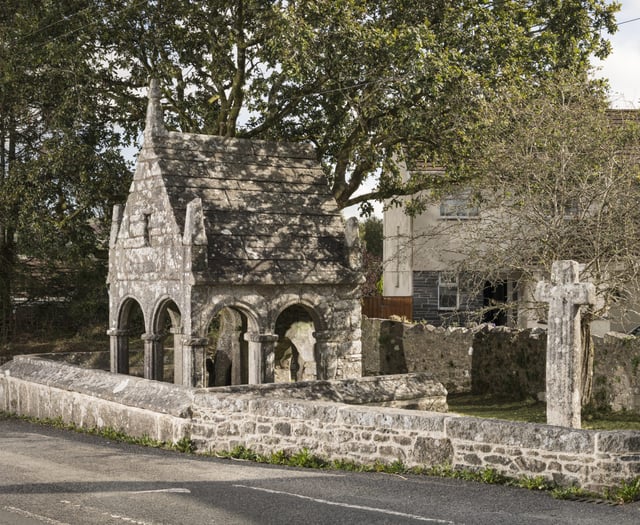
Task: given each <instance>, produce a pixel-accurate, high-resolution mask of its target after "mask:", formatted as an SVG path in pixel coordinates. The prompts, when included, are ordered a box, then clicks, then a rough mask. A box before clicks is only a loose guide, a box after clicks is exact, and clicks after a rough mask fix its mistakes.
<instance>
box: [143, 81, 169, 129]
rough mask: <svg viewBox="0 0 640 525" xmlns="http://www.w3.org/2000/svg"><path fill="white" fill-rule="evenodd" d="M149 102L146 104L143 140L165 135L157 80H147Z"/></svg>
mask: <svg viewBox="0 0 640 525" xmlns="http://www.w3.org/2000/svg"><path fill="white" fill-rule="evenodd" d="M148 96H149V102H148V104H147V119H146V122H145V128H144V137H145V140H150V139H152V137H154V136H157V135H164V134H166V133H167V130H166V128H165V127H164V118H163V114H162V104H161V103H160V97H161V93H160V83H159V82H158V79H157V78H152V79H150V80H149V95H148Z"/></svg>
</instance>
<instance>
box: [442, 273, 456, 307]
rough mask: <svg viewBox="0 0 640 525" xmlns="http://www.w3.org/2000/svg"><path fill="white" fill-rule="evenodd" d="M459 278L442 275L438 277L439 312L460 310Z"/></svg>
mask: <svg viewBox="0 0 640 525" xmlns="http://www.w3.org/2000/svg"><path fill="white" fill-rule="evenodd" d="M458 297H459V294H458V276H457V275H455V274H451V273H440V275H439V276H438V310H457V309H458Z"/></svg>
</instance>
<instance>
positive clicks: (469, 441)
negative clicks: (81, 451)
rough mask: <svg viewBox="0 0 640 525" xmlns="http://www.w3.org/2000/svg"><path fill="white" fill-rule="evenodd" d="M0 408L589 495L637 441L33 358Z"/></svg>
mask: <svg viewBox="0 0 640 525" xmlns="http://www.w3.org/2000/svg"><path fill="white" fill-rule="evenodd" d="M237 388H239V387H237ZM0 410H2V411H5V412H11V413H16V414H20V415H28V416H34V417H40V418H56V417H61V418H62V419H63V420H64V421H66V422H68V423H75V424H76V425H79V426H83V427H111V428H114V429H117V430H122V431H124V432H126V433H127V434H130V435H133V436H143V435H147V436H149V437H151V438H153V439H158V440H163V441H178V440H180V439H181V438H183V437H185V436H189V437H190V438H191V439H192V440H193V441H194V442H195V444H196V446H197V449H198V450H200V451H203V452H204V451H224V450H231V449H233V448H234V447H236V446H238V445H241V446H245V447H248V448H250V449H253V450H255V451H257V452H260V453H262V454H270V453H273V452H276V451H279V450H285V451H289V452H294V451H299V450H300V449H302V448H303V447H306V448H308V449H309V451H310V452H312V453H314V454H317V455H320V456H322V457H325V458H328V459H339V458H341V459H345V460H350V461H355V462H358V463H367V464H370V463H373V462H375V461H382V462H385V463H391V462H393V461H396V460H401V461H402V462H403V463H404V464H405V465H407V466H418V465H424V466H431V465H443V464H450V465H451V466H452V467H454V468H470V469H479V468H482V467H491V468H495V469H496V470H497V471H498V472H501V473H503V474H506V475H509V476H512V477H520V476H539V475H541V476H544V477H545V478H547V479H551V480H554V481H555V482H557V483H559V484H561V485H570V484H575V485H579V486H582V487H584V488H585V489H588V490H598V491H599V490H602V489H603V488H605V487H610V486H614V485H618V484H620V483H621V482H623V481H628V480H630V479H633V478H635V477H636V476H638V475H640V432H601V431H590V430H572V429H565V428H560V427H551V426H547V425H539V424H529V423H514V422H507V421H499V420H483V419H476V418H470V417H461V416H457V415H455V414H443V413H437V412H423V411H409V410H403V409H397V408H383V407H373V406H353V405H347V404H343V403H335V402H329V401H317V400H313V401H308V400H301V399H292V398H288V397H282V398H276V397H273V398H270V397H263V396H260V395H259V394H258V393H257V392H255V391H254V392H252V387H247V388H246V391H245V392H244V393H241V392H233V393H232V392H216V391H215V389H189V388H185V387H180V386H176V385H171V384H165V383H157V382H154V381H147V380H145V379H140V378H135V377H131V376H122V375H116V374H109V373H107V372H102V371H92V370H86V369H81V368H78V367H75V366H72V365H67V364H64V363H53V362H46V361H42V360H38V359H35V358H16V359H14V360H13V361H11V362H10V363H8V364H6V365H4V366H3V367H2V368H0Z"/></svg>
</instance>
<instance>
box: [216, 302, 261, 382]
mask: <svg viewBox="0 0 640 525" xmlns="http://www.w3.org/2000/svg"><path fill="white" fill-rule="evenodd" d="M250 324H251V322H250V319H249V317H248V316H247V314H246V313H244V312H243V311H242V310H240V309H238V308H235V307H232V306H226V307H224V308H222V309H221V310H220V311H219V312H218V313H217V314H216V315H215V316H214V317H213V319H212V320H211V322H210V323H209V327H208V329H207V339H208V340H209V342H208V345H207V349H206V369H207V381H206V384H207V386H230V385H246V384H248V383H249V343H248V342H247V340H246V338H245V334H247V332H248V330H249V327H250Z"/></svg>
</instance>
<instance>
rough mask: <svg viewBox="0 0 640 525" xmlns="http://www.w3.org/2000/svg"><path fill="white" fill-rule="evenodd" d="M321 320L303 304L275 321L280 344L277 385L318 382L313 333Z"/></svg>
mask: <svg viewBox="0 0 640 525" xmlns="http://www.w3.org/2000/svg"><path fill="white" fill-rule="evenodd" d="M318 323H319V321H318V316H317V315H316V313H315V312H314V311H313V310H312V309H311V308H309V307H307V306H305V305H303V304H294V305H291V306H289V307H287V308H285V309H284V310H283V311H282V312H281V313H280V315H278V317H277V319H276V326H275V333H276V335H277V336H278V342H277V344H276V347H275V353H274V381H275V382H276V383H290V382H295V381H309V380H314V379H319V367H318V363H319V362H320V356H319V355H318V349H317V345H316V339H315V337H314V335H313V334H314V333H315V332H316V331H317V330H318Z"/></svg>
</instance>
